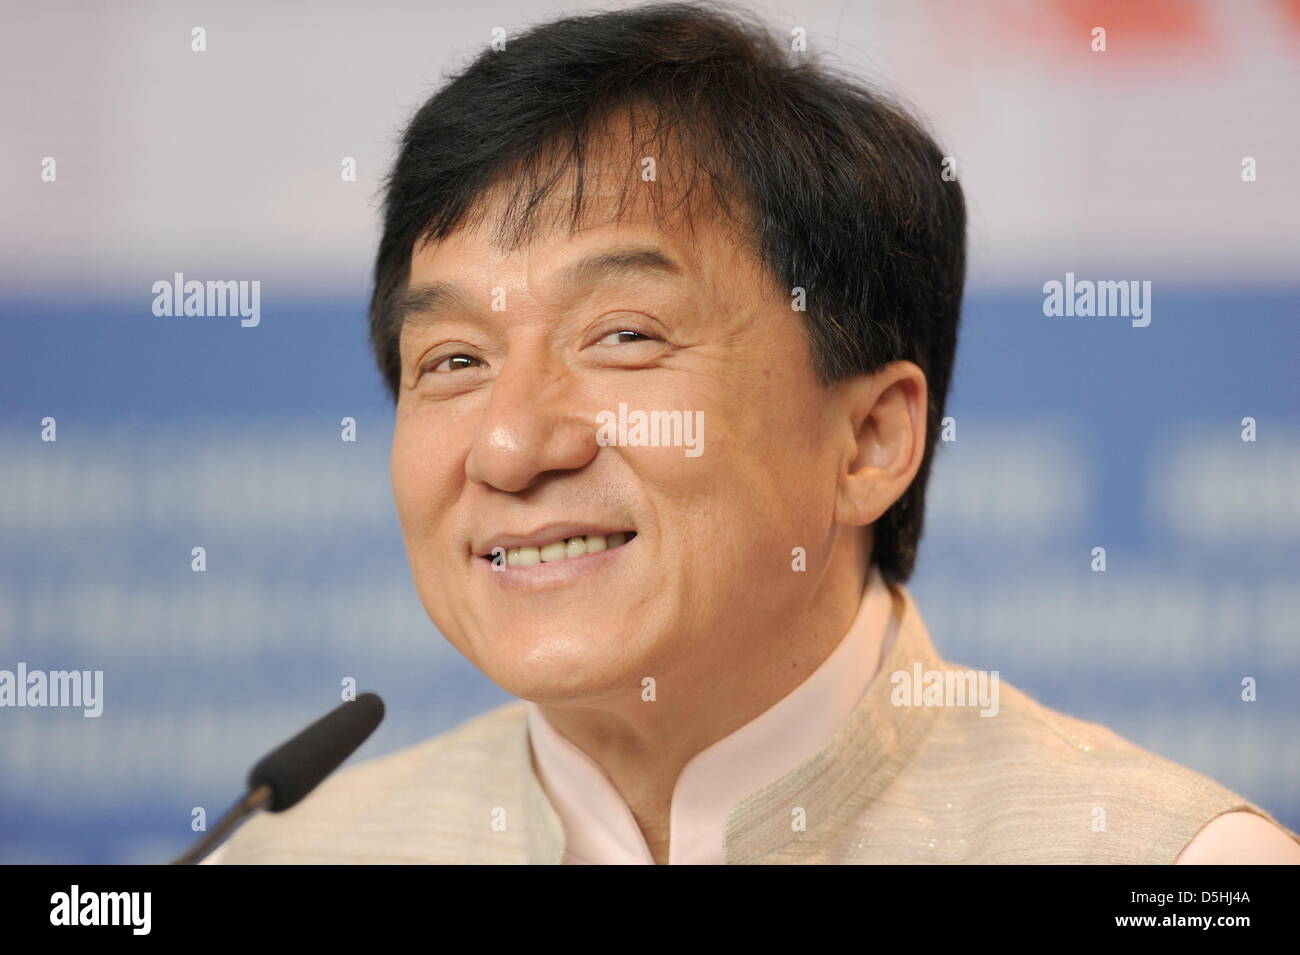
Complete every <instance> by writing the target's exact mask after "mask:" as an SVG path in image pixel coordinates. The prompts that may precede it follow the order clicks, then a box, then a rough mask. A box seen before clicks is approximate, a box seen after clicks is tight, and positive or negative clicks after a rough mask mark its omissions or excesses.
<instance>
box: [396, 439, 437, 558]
mask: <svg viewBox="0 0 1300 955" xmlns="http://www.w3.org/2000/svg"><path fill="white" fill-rule="evenodd" d="M450 468H451V462H450V459H449V458H448V455H447V449H446V447H445V446H440V445H439V444H438V442H435V441H433V440H431V439H430V436H429V435H428V434H427V433H426V431H425V430H424V429H418V428H415V427H412V426H409V425H406V424H401V423H399V424H398V426H397V428H396V429H395V430H394V432H393V448H392V455H391V458H390V471H391V477H392V485H393V502H394V504H395V505H396V507H397V516H398V520H399V521H400V523H401V525H402V532H403V533H404V534H405V535H407V536H416V537H423V536H425V535H428V534H431V533H433V530H434V524H435V522H436V518H437V517H438V516H439V515H440V514H442V513H444V512H445V505H446V496H447V494H448V488H449V484H450V482H449V474H450Z"/></svg>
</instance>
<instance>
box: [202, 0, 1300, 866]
mask: <svg viewBox="0 0 1300 955" xmlns="http://www.w3.org/2000/svg"><path fill="white" fill-rule="evenodd" d="M943 168H944V167H943V155H942V153H941V152H940V150H939V149H938V148H937V147H936V146H935V144H934V143H933V142H932V141H931V140H930V138H929V137H928V135H927V134H926V133H925V132H924V131H923V130H922V129H921V128H920V127H919V126H918V125H917V124H916V123H915V122H914V121H913V120H912V119H910V118H909V117H908V116H907V115H906V114H904V113H903V112H902V111H901V110H899V109H898V108H897V107H896V106H894V105H892V104H890V103H889V102H888V101H886V100H885V99H883V98H881V97H880V96H878V95H876V94H874V93H873V92H871V91H869V90H867V89H865V88H863V87H862V86H860V85H859V84H857V83H855V82H854V81H852V80H851V79H850V78H848V77H844V76H839V75H837V74H835V73H833V72H830V71H828V70H825V69H823V68H820V67H818V68H814V67H813V66H812V65H811V64H809V63H806V62H800V61H797V60H792V59H791V58H790V56H789V55H787V54H786V53H785V52H784V51H783V49H782V48H781V46H780V44H779V43H778V42H777V41H775V40H773V39H771V38H770V37H769V36H768V35H767V34H766V33H765V32H764V31H763V29H762V28H760V27H756V26H753V25H751V24H749V23H748V22H746V21H745V20H744V19H743V18H738V17H737V16H735V15H734V14H728V13H719V12H717V11H716V10H714V9H711V8H702V7H696V6H655V7H643V8H639V9H633V10H630V11H624V12H618V13H609V14H602V15H595V16H588V17H581V18H573V19H566V20H562V21H558V22H556V23H552V24H548V25H545V26H542V27H540V28H537V29H535V30H533V31H532V32H530V33H528V34H526V35H523V36H520V37H517V38H511V39H509V40H508V42H507V43H506V46H505V48H504V49H502V50H492V51H488V52H485V53H484V54H483V55H482V56H480V57H479V58H478V59H477V60H476V61H475V62H474V63H473V64H472V65H471V66H470V67H469V68H468V69H467V70H466V71H464V72H463V73H462V74H461V75H459V76H458V77H456V78H455V79H454V80H453V81H452V82H451V83H450V84H449V85H447V86H446V87H445V88H444V89H443V90H441V91H440V92H439V93H438V94H437V95H435V96H434V97H433V98H432V99H431V100H430V101H429V102H428V103H426V104H425V105H424V107H423V108H422V109H421V110H420V111H419V112H418V114H417V115H416V116H415V118H414V119H413V120H412V122H411V124H410V126H409V128H408V129H407V132H406V135H405V138H404V141H403V145H402V149H401V153H400V155H399V158H398V159H397V162H396V165H395V167H394V170H393V174H392V177H391V179H390V181H389V186H388V193H387V205H386V218H385V224H384V235H383V240H382V243H381V247H380V251H379V256H378V261H377V265H376V272H375V279H376V281H375V293H374V298H373V302H372V314H371V327H372V341H373V345H374V349H375V352H376V355H377V357H378V361H379V365H380V369H381V371H382V373H383V375H384V378H385V381H386V382H387V384H388V386H389V388H390V389H391V392H392V394H393V396H394V398H395V400H396V428H395V434H394V440H393V448H392V482H393V494H394V497H395V500H396V503H397V510H398V514H399V516H400V520H401V526H402V532H403V535H404V538H405V542H406V548H407V555H408V559H409V562H410V566H411V570H412V573H413V575H414V579H415V583H416V586H417V589H418V591H419V594H420V598H421V600H422V602H423V604H424V607H425V610H426V611H427V613H428V615H429V617H430V619H431V620H432V621H433V622H434V623H435V624H436V625H437V627H438V629H439V630H440V631H441V632H442V633H443V634H444V635H445V636H446V638H447V639H448V640H449V641H450V642H451V643H452V644H453V645H454V646H455V647H456V648H457V649H458V650H459V651H460V652H461V653H462V654H464V655H465V657H466V658H468V659H469V660H470V661H471V662H473V663H474V665H475V666H477V667H478V668H479V669H480V670H482V671H483V672H484V673H485V674H486V675H487V676H488V677H489V678H491V679H492V680H493V681H494V682H495V683H496V684H497V685H499V686H501V687H502V688H503V689H505V690H506V691H508V692H509V693H510V694H512V695H513V696H515V697H517V698H518V702H515V703H511V704H509V705H507V706H504V707H501V708H499V709H497V710H495V711H493V712H491V713H488V714H486V715H483V716H480V717H478V718H475V719H472V720H470V721H469V722H467V723H466V724H465V725H463V726H461V727H459V728H457V729H455V730H453V731H452V732H450V733H447V734H444V735H442V736H438V737H435V738H433V739H431V740H428V741H426V742H425V743H422V744H419V745H417V746H414V747H411V748H409V749H406V750H403V751H401V752H399V753H396V754H393V755H391V756H388V757H385V758H383V759H379V760H375V761H372V762H369V763H363V764H361V765H359V766H357V767H355V768H352V769H350V770H348V771H345V772H343V773H340V774H339V775H337V776H336V777H335V778H333V779H331V780H329V781H328V782H326V783H325V784H324V785H323V786H322V787H321V788H320V790H318V791H317V793H315V794H314V795H313V796H312V797H311V798H309V799H307V800H306V801H305V802H303V803H302V804H301V805H300V806H298V807H296V808H294V809H293V810H290V811H289V812H288V813H285V814H283V815H281V816H275V817H270V816H267V817H262V818H259V819H257V820H255V821H254V822H252V823H251V824H250V825H248V826H247V827H245V829H244V830H243V831H242V832H241V833H240V834H239V835H238V836H236V837H235V838H234V839H233V840H232V842H231V843H230V844H229V846H228V847H227V849H226V850H225V851H224V852H225V855H224V860H223V861H226V862H420V861H430V862H493V863H565V862H567V863H595V864H607V863H724V862H726V863H803V862H1174V861H1175V860H1178V859H1179V858H1180V857H1181V859H1182V861H1225V860H1230V861H1283V860H1286V859H1288V858H1289V859H1291V860H1293V861H1294V860H1295V859H1296V858H1300V845H1297V841H1296V839H1295V838H1294V836H1293V835H1292V834H1290V833H1288V832H1286V831H1284V830H1283V829H1281V828H1280V827H1279V826H1278V825H1276V824H1275V823H1274V822H1273V821H1272V820H1271V817H1269V816H1268V815H1267V813H1265V812H1264V811H1263V810H1261V809H1259V808H1258V807H1256V806H1254V805H1252V804H1251V803H1249V802H1248V801H1247V800H1245V799H1243V798H1242V797H1240V796H1237V795H1236V794H1234V793H1232V792H1230V791H1228V790H1226V789H1224V788H1223V787H1221V786H1219V785H1217V784H1216V783H1214V782H1213V781H1211V780H1209V779H1206V778H1205V777H1203V776H1199V775H1197V774H1195V773H1193V772H1192V771H1190V770H1188V769H1186V768H1183V767H1180V766H1177V765H1175V764H1173V763H1170V762H1168V761H1166V760H1163V759H1161V758H1160V757H1158V756H1156V755H1154V754H1151V753H1148V752H1146V751H1144V750H1142V749H1140V748H1138V747H1137V746H1135V745H1133V744H1131V743H1129V742H1127V741H1125V740H1123V739H1121V738H1120V737H1118V736H1116V735H1115V734H1113V733H1111V732H1110V731H1108V730H1106V729H1105V728H1104V727H1101V726H1097V725H1094V724H1089V723H1083V722H1080V721H1077V720H1074V719H1071V718H1069V717H1066V716H1064V715H1062V714H1060V713H1056V712H1054V711H1052V710H1049V709H1047V708H1045V707H1043V706H1041V705H1040V704H1038V703H1036V702H1034V701H1033V700H1032V699H1030V698H1028V697H1027V696H1025V695H1024V694H1022V693H1020V692H1018V691H1017V690H1015V689H1014V688H1013V687H1011V686H1009V685H1008V684H1006V683H1005V682H1003V683H999V682H998V680H997V675H996V674H993V675H992V677H993V678H992V679H991V680H990V679H988V677H989V676H990V675H989V674H975V673H973V672H970V671H966V670H965V669H964V668H961V667H957V666H955V665H952V664H948V663H946V662H944V661H943V659H942V658H941V657H940V656H939V655H938V654H937V652H936V650H935V649H934V646H933V644H932V643H931V641H930V637H929V635H928V633H927V632H926V629H925V627H924V624H923V622H922V619H921V616H920V614H919V612H918V609H917V607H916V605H915V604H914V603H913V601H912V599H911V597H910V595H909V594H908V592H907V590H906V589H905V587H904V586H903V584H904V582H905V581H906V580H907V579H908V576H909V574H910V573H911V570H912V565H913V562H914V558H915V555H916V549H917V544H918V541H919V538H920V533H921V523H922V514H923V511H924V499H925V487H926V481H927V477H928V474H929V471H930V463H931V460H932V457H933V454H934V449H935V444H936V436H937V425H938V422H939V421H940V419H941V418H942V415H943V409H944V402H945V396H946V392H947V387H948V379H949V375H950V371H951V368H952V363H953V358H954V352H955V348H956V337H957V325H958V317H959V312H960V302H961V293H962V285H963V280H964V248H965V213H964V205H963V199H962V194H961V189H960V187H959V185H958V184H957V183H956V182H954V181H948V180H946V179H945V178H944V176H943V175H942V172H943ZM611 414H614V415H617V416H619V417H621V420H622V422H623V424H622V425H620V426H618V427H615V428H610V427H608V422H609V420H610V419H609V416H610V415H611ZM637 415H639V416H640V417H639V418H634V416H637ZM673 415H677V417H676V418H674V417H673ZM656 416H658V417H656ZM634 420H636V421H640V422H641V423H642V425H643V426H642V427H637V426H636V425H635V424H633V423H632V422H633V421H634ZM651 421H654V422H657V424H656V426H655V427H654V428H649V427H647V426H644V425H645V423H646V422H651ZM687 421H689V422H691V427H692V428H693V429H695V430H696V431H698V437H699V439H700V440H699V442H698V449H699V453H697V454H689V453H684V439H685V433H686V432H685V429H686V425H685V422H687ZM692 433H694V432H692ZM665 435H667V437H666V438H665ZM674 436H676V437H674ZM706 436H707V439H706V440H705V437H706ZM678 438H680V439H682V440H677V439H678ZM914 674H915V677H913V675H914ZM913 684H915V685H913ZM976 687H979V688H980V689H979V690H978V692H977V691H976V689H975V688H976ZM990 688H991V689H990ZM968 689H969V691H970V692H969V693H967V692H965V691H966V690H968ZM954 690H955V692H954ZM990 692H991V693H992V697H993V698H992V699H990V698H989V694H990ZM1099 818H1100V819H1103V820H1105V822H1104V824H1103V825H1101V826H1100V827H1099V826H1098V824H1097V823H1098V819H1099Z"/></svg>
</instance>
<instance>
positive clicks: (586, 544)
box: [482, 531, 636, 567]
mask: <svg viewBox="0 0 1300 955" xmlns="http://www.w3.org/2000/svg"><path fill="white" fill-rule="evenodd" d="M634 537H636V531H616V532H614V533H612V534H573V535H566V536H557V537H555V538H554V539H552V540H549V541H540V542H538V543H535V544H533V543H527V544H520V545H519V546H515V547H508V546H505V544H504V543H497V544H496V545H495V546H493V547H492V548H491V552H490V553H488V554H484V555H482V557H483V559H485V560H489V561H492V562H494V563H496V564H497V566H500V565H501V563H502V557H504V563H505V565H506V566H507V567H531V566H534V565H536V564H552V563H556V562H558V561H563V560H569V559H571V558H574V557H584V556H586V555H587V554H598V553H600V552H601V551H604V550H613V549H614V548H616V547H622V546H623V545H624V544H625V543H627V542H628V541H630V540H631V539H632V538H634ZM502 540H505V539H504V538H503V539H502Z"/></svg>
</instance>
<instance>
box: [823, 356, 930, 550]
mask: <svg viewBox="0 0 1300 955" xmlns="http://www.w3.org/2000/svg"><path fill="white" fill-rule="evenodd" d="M838 387H839V388H841V389H842V391H841V394H840V399H841V402H842V403H841V409H842V411H843V412H844V413H845V415H846V418H845V422H844V425H845V428H846V429H848V430H849V431H851V437H850V439H849V443H848V444H847V445H846V451H845V455H844V462H843V464H842V465H841V469H840V478H839V486H838V488H837V490H836V497H835V520H836V522H837V523H840V524H846V525H849V526H852V527H861V526H864V525H866V524H872V523H874V522H875V521H877V520H879V519H880V516H881V515H882V514H884V513H885V511H887V510H889V508H890V506H891V505H892V504H893V503H894V502H895V501H897V500H898V499H899V498H900V497H902V496H903V492H904V491H906V490H907V489H908V487H910V486H911V484H912V480H913V479H914V478H915V477H916V472H917V471H918V470H919V469H920V467H921V460H922V458H924V457H925V428H926V409H927V408H928V407H929V389H928V386H927V385H926V381H925V372H923V371H921V369H920V368H919V367H917V366H916V365H915V364H913V363H912V362H910V361H895V362H891V363H890V364H888V365H886V366H885V367H884V368H881V369H880V370H879V371H877V372H875V373H874V374H871V375H860V376H858V377H857V378H853V379H851V380H849V381H846V382H841V383H840V385H839V386H838Z"/></svg>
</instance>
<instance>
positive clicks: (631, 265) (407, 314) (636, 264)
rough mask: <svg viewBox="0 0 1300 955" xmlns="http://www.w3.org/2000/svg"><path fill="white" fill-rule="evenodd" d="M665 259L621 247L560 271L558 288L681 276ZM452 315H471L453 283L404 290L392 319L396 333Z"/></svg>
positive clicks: (655, 253) (645, 249)
mask: <svg viewBox="0 0 1300 955" xmlns="http://www.w3.org/2000/svg"><path fill="white" fill-rule="evenodd" d="M683 274H684V272H683V270H682V267H681V266H680V265H678V264H677V263H676V262H675V261H673V259H671V258H670V257H669V256H668V255H666V254H664V253H663V252H662V251H660V250H659V249H656V248H651V247H647V246H621V247H618V248H613V249H606V250H604V251H602V252H595V253H592V254H591V255H586V256H583V257H582V258H581V259H579V260H578V261H576V262H573V263H570V264H569V265H567V266H565V267H564V268H563V269H562V270H561V271H560V278H559V283H560V287H561V288H562V289H563V290H564V291H565V292H566V293H567V294H568V295H570V296H571V295H573V294H574V293H576V292H578V291H580V290H582V289H584V288H590V287H591V286H593V285H595V284H596V283H598V282H600V281H604V280H608V279H610V278H614V277H619V276H623V277H645V276H658V277H663V276H665V275H669V276H681V275H683ZM452 311H462V312H469V311H474V307H473V306H472V305H471V303H470V296H469V293H468V292H466V291H465V288H464V287H463V286H461V285H459V284H457V283H456V282H445V281H443V282H430V283H428V284H426V285H417V286H415V287H414V288H408V289H407V290H406V291H405V292H404V293H403V294H402V295H401V296H400V297H399V298H398V300H397V302H396V304H395V306H394V309H393V315H394V319H395V324H396V325H397V327H398V328H399V329H400V328H401V327H402V326H403V325H405V324H406V323H407V322H415V323H419V324H427V323H429V322H433V321H435V320H436V319H437V318H438V317H439V316H441V315H443V314H445V313H447V312H452Z"/></svg>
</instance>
